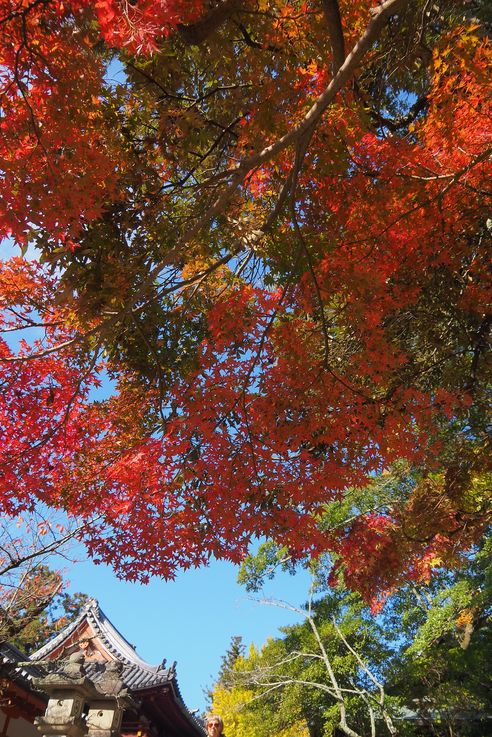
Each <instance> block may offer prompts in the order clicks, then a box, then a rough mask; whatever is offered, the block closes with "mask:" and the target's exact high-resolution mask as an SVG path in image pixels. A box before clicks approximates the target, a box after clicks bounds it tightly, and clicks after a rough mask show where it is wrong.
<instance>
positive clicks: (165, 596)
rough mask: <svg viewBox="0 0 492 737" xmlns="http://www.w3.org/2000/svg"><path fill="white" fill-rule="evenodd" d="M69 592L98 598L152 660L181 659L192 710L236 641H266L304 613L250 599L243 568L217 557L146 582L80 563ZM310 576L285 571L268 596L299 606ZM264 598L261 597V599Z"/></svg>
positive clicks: (181, 680)
mask: <svg viewBox="0 0 492 737" xmlns="http://www.w3.org/2000/svg"><path fill="white" fill-rule="evenodd" d="M67 576H68V579H69V580H70V591H71V592H74V591H82V592H84V593H87V594H89V595H90V596H93V597H94V598H96V599H97V600H98V601H99V604H100V606H101V609H102V610H103V612H104V613H105V614H106V616H107V617H109V619H110V620H111V622H112V623H113V624H114V626H115V627H116V628H117V629H118V630H119V631H120V632H121V634H122V635H123V636H124V637H125V638H126V639H127V640H129V642H131V643H132V644H133V645H136V649H137V652H138V654H139V655H140V656H141V657H142V658H143V659H144V660H147V661H148V662H149V663H151V664H152V665H157V664H158V663H160V662H161V661H162V659H163V658H167V664H168V665H170V664H171V663H172V662H173V661H174V660H176V661H177V679H178V684H179V687H180V689H181V694H182V696H183V699H184V701H185V703H186V705H187V707H188V708H189V709H199V710H200V711H203V710H204V709H205V706H206V697H205V694H204V690H206V689H207V687H209V686H210V685H211V684H212V682H213V680H214V678H215V677H216V676H217V673H218V670H219V666H220V660H221V655H223V654H224V653H225V651H226V650H227V648H228V646H229V643H230V641H231V638H232V637H233V636H234V635H241V636H242V637H243V640H244V642H245V644H246V645H247V646H248V645H249V644H250V643H251V642H254V643H255V644H256V645H261V644H262V643H263V642H265V640H266V639H267V637H268V636H269V635H276V634H278V627H280V626H282V625H286V624H289V623H292V622H295V621H299V618H298V617H296V616H295V615H294V614H291V613H290V612H288V611H286V610H284V609H280V608H278V607H274V606H267V605H262V604H259V603H257V602H255V601H252V599H251V597H250V596H249V595H248V594H247V593H246V591H245V590H244V588H243V587H242V586H239V585H238V584H237V583H236V578H237V567H236V566H233V565H232V564H229V563H223V562H214V563H212V564H211V565H210V566H209V567H207V568H200V569H196V570H188V571H183V572H181V573H178V574H177V577H176V580H175V581H169V582H165V581H162V580H158V579H154V580H152V581H151V583H150V584H148V585H147V586H142V585H141V584H131V583H127V582H124V581H118V580H117V579H116V578H115V576H114V574H113V572H112V571H111V569H110V568H108V567H106V566H102V565H99V566H95V565H94V564H92V563H90V562H79V563H76V564H74V565H73V567H72V566H71V567H70V569H69V570H68V572H67ZM309 583H310V581H309V576H308V574H307V573H299V574H297V575H296V576H290V575H289V574H279V575H278V576H277V577H276V579H275V580H274V581H268V582H267V583H266V584H265V589H264V592H263V595H264V596H265V597H268V598H272V597H274V598H277V599H284V600H286V601H289V602H290V603H291V604H294V605H296V606H298V605H299V604H302V603H303V602H304V601H306V600H307V596H308V589H309ZM260 596H261V595H258V598H259V597H260Z"/></svg>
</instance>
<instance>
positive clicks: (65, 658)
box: [0, 600, 204, 737]
mask: <svg viewBox="0 0 492 737" xmlns="http://www.w3.org/2000/svg"><path fill="white" fill-rule="evenodd" d="M0 656H1V659H2V675H1V681H0V737H34V736H35V735H36V737H39V736H40V735H43V736H44V737H52V735H53V736H54V735H66V736H67V737H203V734H204V731H203V728H202V726H201V724H200V723H199V722H198V721H197V719H195V717H194V716H193V715H192V714H191V713H190V711H189V710H188V709H187V707H186V706H185V704H184V702H183V699H182V697H181V694H180V691H179V686H178V682H177V678H176V668H175V664H173V665H171V666H170V667H167V666H166V662H165V661H163V662H162V663H161V664H160V665H157V666H153V665H150V664H149V663H146V662H145V661H144V660H142V659H141V658H140V657H139V656H138V655H137V653H136V651H135V648H134V646H132V645H131V644H130V643H129V642H128V641H127V640H125V638H124V637H123V636H122V635H121V634H120V632H118V630H117V629H116V628H115V627H114V625H113V624H112V623H111V622H110V621H109V620H108V618H107V617H106V616H105V614H104V613H103V612H102V610H101V608H100V607H99V605H98V603H97V601H95V600H91V601H90V602H89V604H88V605H87V606H86V607H85V608H84V610H83V611H82V613H81V614H80V616H79V617H78V618H77V619H76V620H75V621H74V622H72V623H71V624H69V625H68V626H67V627H66V628H65V629H64V630H62V631H61V632H60V633H59V634H58V635H57V636H56V637H54V638H53V639H52V640H50V641H49V642H48V643H47V644H46V645H44V646H43V647H42V648H41V649H40V650H38V651H37V652H35V653H33V654H32V655H31V656H30V658H27V657H26V656H25V655H24V654H23V653H22V652H21V651H20V650H18V649H17V648H15V647H14V646H12V645H10V644H8V643H3V644H2V645H0Z"/></svg>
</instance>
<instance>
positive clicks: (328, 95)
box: [238, 0, 409, 171]
mask: <svg viewBox="0 0 492 737" xmlns="http://www.w3.org/2000/svg"><path fill="white" fill-rule="evenodd" d="M408 3H409V0H385V2H383V3H381V5H379V7H377V8H375V9H374V12H373V14H372V15H373V17H372V20H371V21H370V22H369V24H368V26H367V28H366V30H365V32H364V33H363V35H362V36H361V37H360V38H359V40H358V41H357V43H356V44H355V46H354V47H353V49H352V51H351V52H350V53H349V54H348V56H347V57H346V58H345V61H344V62H343V64H342V66H341V67H340V69H339V70H338V72H337V73H336V75H335V77H334V78H333V79H332V81H331V82H330V84H329V85H328V86H327V87H326V89H325V90H324V92H322V93H321V95H319V97H318V98H317V100H316V102H315V103H314V104H313V105H312V106H311V108H310V109H309V110H308V112H307V113H306V114H305V116H304V118H303V119H302V120H301V122H300V123H298V124H297V125H296V126H295V127H294V128H292V129H291V130H290V131H289V132H288V133H286V134H285V135H283V136H282V137H281V138H279V139H278V140H277V141H275V143H272V144H270V145H269V146H266V147H265V148H264V149H263V150H262V151H259V152H258V153H256V154H253V155H252V156H250V157H248V158H247V159H245V160H244V161H243V162H241V163H240V164H239V165H238V169H240V170H241V171H244V170H246V171H248V170H249V169H251V168H253V167H255V166H258V165H259V164H262V163H264V162H265V161H268V160H270V159H271V158H273V157H274V156H276V155H277V154H278V153H280V151H282V150H283V149H284V148H286V147H288V146H290V144H291V143H293V142H294V141H296V140H297V139H298V138H299V137H300V136H302V134H303V133H305V132H306V131H307V130H308V129H309V128H310V127H311V126H312V125H314V124H316V123H317V122H318V120H319V119H320V118H321V116H322V115H323V113H324V112H325V110H326V109H327V107H328V106H329V105H330V104H331V103H332V102H333V100H334V99H335V97H336V95H337V94H338V92H339V91H340V90H341V89H342V87H343V86H344V85H345V84H346V83H347V82H348V80H349V79H350V77H351V76H352V75H353V73H354V72H355V69H356V68H357V67H358V65H359V64H360V62H361V61H362V59H363V57H364V56H365V54H366V52H367V51H368V50H369V48H370V47H371V45H372V44H373V43H374V42H375V41H376V39H377V38H378V35H379V33H380V32H381V31H382V29H383V27H384V24H385V22H386V20H387V19H388V18H389V17H390V16H391V15H394V14H395V13H397V12H398V10H399V9H400V7H403V6H404V5H408Z"/></svg>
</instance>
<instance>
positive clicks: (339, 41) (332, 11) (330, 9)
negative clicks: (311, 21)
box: [321, 0, 345, 74]
mask: <svg viewBox="0 0 492 737" xmlns="http://www.w3.org/2000/svg"><path fill="white" fill-rule="evenodd" d="M321 4H322V6H323V13H324V15H325V20H326V23H327V26H328V33H329V36H330V44H331V50H332V53H333V73H334V74H336V73H337V72H338V70H339V69H340V67H341V66H342V64H343V62H344V60H345V39H344V37H343V28H342V19H341V17H340V7H339V5H338V0H322V3H321Z"/></svg>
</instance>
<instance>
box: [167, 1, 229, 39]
mask: <svg viewBox="0 0 492 737" xmlns="http://www.w3.org/2000/svg"><path fill="white" fill-rule="evenodd" d="M240 7H241V2H240V0H222V2H221V3H219V5H217V7H215V8H213V9H212V10H211V11H210V12H209V13H208V15H205V16H204V17H203V18H200V20H198V21H196V23H190V25H187V26H185V25H183V24H182V23H179V24H178V26H177V28H178V32H179V35H180V36H181V39H182V40H183V41H184V42H185V43H186V44H190V45H191V46H198V45H199V44H201V43H203V42H204V41H206V40H207V38H208V37H209V36H211V35H212V33H214V32H215V31H216V30H217V29H218V28H220V26H221V25H222V24H223V23H225V21H226V20H229V18H230V17H231V16H232V15H233V14H234V13H235V12H236V11H237V10H239V8H240Z"/></svg>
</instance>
